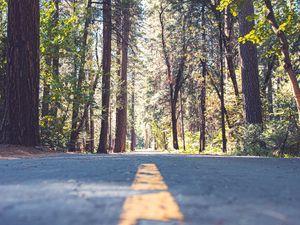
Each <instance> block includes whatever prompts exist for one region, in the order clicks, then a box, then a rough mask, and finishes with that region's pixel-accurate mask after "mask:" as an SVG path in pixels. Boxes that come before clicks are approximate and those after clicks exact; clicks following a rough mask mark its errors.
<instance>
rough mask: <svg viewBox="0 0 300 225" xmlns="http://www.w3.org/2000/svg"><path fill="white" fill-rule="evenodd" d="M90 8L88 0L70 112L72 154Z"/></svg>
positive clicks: (74, 144) (75, 135)
mask: <svg viewBox="0 0 300 225" xmlns="http://www.w3.org/2000/svg"><path fill="white" fill-rule="evenodd" d="M91 7H92V0H88V3H87V7H86V20H85V24H84V29H83V37H82V41H81V46H80V47H81V51H80V66H79V72H78V82H77V85H76V88H75V90H76V91H75V93H74V99H73V110H72V130H71V136H70V141H69V151H70V152H73V151H76V141H77V139H78V135H79V133H78V132H77V130H78V123H79V122H81V121H79V111H80V106H81V104H80V98H81V97H80V95H81V92H82V85H83V82H84V80H85V71H84V69H85V63H86V52H87V41H88V34H89V26H90V23H91V15H90V10H91Z"/></svg>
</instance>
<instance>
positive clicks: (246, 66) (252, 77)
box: [239, 0, 262, 124]
mask: <svg viewBox="0 0 300 225" xmlns="http://www.w3.org/2000/svg"><path fill="white" fill-rule="evenodd" d="M253 14H254V7H253V2H252V0H247V1H243V4H242V6H241V12H240V15H239V23H240V24H239V27H240V36H242V37H243V36H245V35H246V34H248V33H249V32H250V31H251V30H252V29H253V27H254V21H248V16H251V15H253ZM240 61H241V67H242V89H243V98H244V110H245V121H246V123H249V124H262V108H261V99H260V88H259V74H258V59H257V48H256V45H254V44H253V43H251V42H249V41H247V42H246V43H244V44H243V43H240Z"/></svg>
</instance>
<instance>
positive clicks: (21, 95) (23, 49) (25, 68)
mask: <svg viewBox="0 0 300 225" xmlns="http://www.w3.org/2000/svg"><path fill="white" fill-rule="evenodd" d="M39 25H40V22H39V1H38V0H11V1H9V2H8V46H7V77H6V95H5V109H4V110H5V111H4V118H3V121H2V124H1V143H5V144H16V145H26V146H36V145H39V143H40V136H39V109H38V107H39V78H40V65H39V63H40V50H39V46H40V38H39V30H40V28H39Z"/></svg>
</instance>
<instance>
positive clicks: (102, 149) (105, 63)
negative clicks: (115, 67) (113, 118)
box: [98, 0, 112, 154]
mask: <svg viewBox="0 0 300 225" xmlns="http://www.w3.org/2000/svg"><path fill="white" fill-rule="evenodd" d="M111 38H112V15H111V0H104V1H103V56H102V70H103V76H102V121H101V133H100V142H99V147H98V153H102V154H103V153H104V154H107V153H108V143H107V141H108V132H109V127H108V123H109V121H108V120H109V109H110V75H111V74H110V73H111Z"/></svg>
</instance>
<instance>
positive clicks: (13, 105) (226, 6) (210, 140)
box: [0, 0, 300, 157]
mask: <svg viewBox="0 0 300 225" xmlns="http://www.w3.org/2000/svg"><path fill="white" fill-rule="evenodd" d="M299 74H300V2H299V0H276V1H274V0H188V1H182V0H102V1H98V0H0V76H1V77H0V120H1V124H0V143H1V144H9V145H21V146H47V147H49V148H53V149H57V150H59V149H68V151H69V152H86V153H96V152H97V153H112V152H115V153H120V152H121V153H122V152H126V151H134V150H135V149H149V148H152V149H157V150H161V151H168V152H171V153H182V154H221V155H222V154H228V155H258V156H276V157H289V156H299V155H300V127H299V126H300V86H299V85H300V84H299V78H300V75H299Z"/></svg>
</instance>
